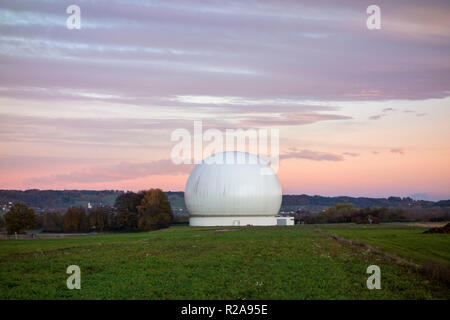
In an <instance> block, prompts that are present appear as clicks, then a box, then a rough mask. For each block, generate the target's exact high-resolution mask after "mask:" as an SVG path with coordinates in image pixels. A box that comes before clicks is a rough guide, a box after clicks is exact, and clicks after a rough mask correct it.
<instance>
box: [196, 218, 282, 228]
mask: <svg viewBox="0 0 450 320" xmlns="http://www.w3.org/2000/svg"><path fill="white" fill-rule="evenodd" d="M189 225H190V226H194V227H211V226H248V225H250V226H275V225H277V218H276V217H267V216H251V217H249V216H233V217H190V218H189Z"/></svg>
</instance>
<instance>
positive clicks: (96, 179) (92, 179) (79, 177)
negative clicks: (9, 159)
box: [26, 159, 193, 185]
mask: <svg viewBox="0 0 450 320" xmlns="http://www.w3.org/2000/svg"><path fill="white" fill-rule="evenodd" d="M192 167H193V165H184V164H183V165H175V164H173V163H172V161H171V160H170V159H163V160H157V161H152V162H144V163H130V162H122V163H119V164H117V165H109V166H107V165H103V166H95V167H91V168H86V169H84V170H81V171H74V172H71V173H68V174H55V175H50V176H43V177H34V178H31V179H28V180H26V183H31V184H50V185H60V184H65V183H73V184H91V183H102V182H115V181H123V180H130V179H135V178H142V177H147V176H152V175H179V174H187V173H189V172H190V171H191V170H192Z"/></svg>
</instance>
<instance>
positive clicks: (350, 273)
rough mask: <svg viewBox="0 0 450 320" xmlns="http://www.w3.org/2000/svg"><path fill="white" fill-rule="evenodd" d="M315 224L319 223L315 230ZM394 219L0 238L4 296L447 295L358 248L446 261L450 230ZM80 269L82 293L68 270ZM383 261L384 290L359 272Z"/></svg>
mask: <svg viewBox="0 0 450 320" xmlns="http://www.w3.org/2000/svg"><path fill="white" fill-rule="evenodd" d="M319 228H320V230H318V229H319ZM423 230H426V229H425V228H416V227H406V226H399V225H381V226H370V227H366V228H363V227H360V226H354V225H353V224H348V225H334V226H331V225H323V226H320V225H303V226H295V227H241V228H219V227H216V228H194V227H171V228H169V229H166V230H162V231H157V232H150V233H136V234H110V235H97V236H89V237H76V238H75V237H74V238H63V239H45V240H43V239H42V240H9V241H0V298H1V299H448V298H450V296H449V290H448V288H447V287H446V286H445V285H443V284H441V283H439V282H435V281H432V280H427V279H426V278H425V277H424V276H423V275H422V274H421V273H420V272H418V270H415V269H412V268H407V267H405V266H403V265H400V264H398V263H394V262H392V261H391V260H388V259H384V258H383V256H381V255H379V254H373V253H371V252H370V251H369V250H366V248H364V247H362V246H356V245H349V244H348V243H343V242H342V241H337V240H335V239H333V238H331V237H330V236H328V235H327V233H333V234H339V235H340V236H342V237H344V238H349V239H358V240H360V241H367V242H368V243H370V244H372V245H373V246H376V247H377V248H380V250H386V251H387V252H391V253H393V254H399V255H402V256H403V257H406V258H408V259H410V260H412V261H416V262H417V263H418V264H420V263H425V262H427V261H429V260H433V261H440V262H442V263H448V262H449V251H450V238H449V237H448V235H435V234H433V235H431V234H427V235H424V234H422V233H421V232H422V231H423ZM72 264H75V265H78V266H80V268H81V286H82V288H81V290H69V289H67V287H66V279H67V277H68V275H67V274H66V268H67V266H69V265H72ZM372 264H376V265H378V266H380V268H381V286H382V289H381V290H368V289H367V287H366V280H367V277H368V276H369V275H368V274H366V269H367V267H368V266H369V265H372Z"/></svg>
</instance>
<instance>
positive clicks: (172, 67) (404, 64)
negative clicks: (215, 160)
mask: <svg viewBox="0 0 450 320" xmlns="http://www.w3.org/2000/svg"><path fill="white" fill-rule="evenodd" d="M71 4H74V2H73V1H56V0H55V1H34V0H33V1H31V0H30V1H22V0H16V1H10V2H7V3H3V4H2V6H1V8H0V47H1V50H0V67H1V72H0V188H1V189H28V188H39V189H129V190H139V189H144V188H150V187H160V188H163V189H165V190H184V185H185V183H186V179H187V177H188V175H189V172H190V170H191V168H192V167H191V166H175V165H173V164H172V163H171V162H170V152H171V149H172V147H173V146H174V145H175V143H174V142H171V140H170V135H171V133H172V131H173V130H175V129H176V128H186V129H188V130H190V131H192V130H193V121H194V120H202V121H203V124H204V126H206V127H211V128H219V129H224V128H243V129H248V128H253V129H257V128H261V127H264V128H278V129H279V130H280V153H281V158H282V160H281V164H280V170H279V172H278V176H279V178H280V181H281V184H282V187H283V192H284V193H290V194H294V193H296V194H300V193H306V194H321V195H350V196H370V197H372V196H373V197H375V196H376V197H384V196H390V195H395V196H409V195H413V194H418V193H420V194H427V195H428V197H429V199H433V200H437V199H448V198H450V139H449V138H450V126H449V125H448V123H449V119H450V97H449V96H450V59H449V53H450V19H448V17H450V3H449V2H448V1H415V0H408V1H406V0H404V1H402V0H399V1H386V0H383V1H376V2H373V1H361V0H352V1H350V0H342V1H332V0H329V1H325V0H324V1H275V0H266V1H240V2H238V1H225V0H220V1H214V0H209V1H206V0H205V1H201V0H197V1H189V2H187V1H182V0H178V1H177V0H175V1H148V2H144V1H137V0H136V1H133V0H130V1H125V0H104V1H100V0H98V1H95V3H94V2H91V1H76V4H77V5H79V6H80V8H81V17H82V18H81V30H68V29H67V28H66V19H67V17H68V15H67V14H66V13H65V11H66V8H67V6H69V5H71ZM371 4H378V5H379V6H380V8H381V19H382V20H381V21H382V28H381V29H380V30H368V29H367V27H366V19H367V16H368V15H367V14H366V8H367V6H368V5H371Z"/></svg>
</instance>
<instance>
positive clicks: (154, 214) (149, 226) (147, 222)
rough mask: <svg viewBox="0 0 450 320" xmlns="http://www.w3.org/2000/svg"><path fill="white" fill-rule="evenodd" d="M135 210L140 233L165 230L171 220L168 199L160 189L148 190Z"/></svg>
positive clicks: (171, 215)
mask: <svg viewBox="0 0 450 320" xmlns="http://www.w3.org/2000/svg"><path fill="white" fill-rule="evenodd" d="M137 209H138V229H139V230H141V231H149V230H157V229H161V228H167V227H168V226H169V225H170V223H171V222H172V220H173V213H172V207H171V206H170V202H169V199H168V198H167V195H166V194H165V193H164V192H163V191H162V190H161V189H150V190H148V191H147V192H146V193H145V194H144V197H143V199H142V201H141V204H140V205H139V206H138V207H137Z"/></svg>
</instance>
